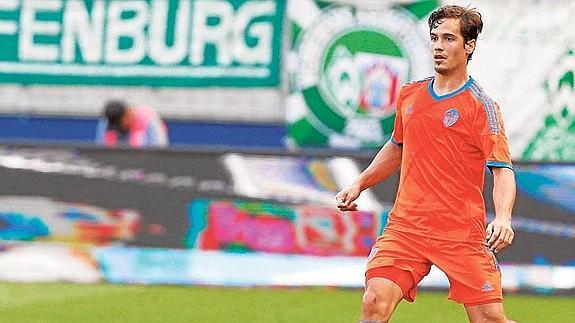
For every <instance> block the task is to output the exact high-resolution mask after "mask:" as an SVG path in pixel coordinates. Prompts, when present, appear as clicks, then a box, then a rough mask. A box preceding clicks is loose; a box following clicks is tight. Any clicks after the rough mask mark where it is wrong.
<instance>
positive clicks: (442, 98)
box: [427, 77, 473, 101]
mask: <svg viewBox="0 0 575 323" xmlns="http://www.w3.org/2000/svg"><path fill="white" fill-rule="evenodd" d="M434 81H435V78H433V79H431V81H430V82H429V83H428V85H427V89H428V90H429V94H431V97H432V98H433V99H434V100H435V101H441V100H445V99H449V98H452V97H454V96H456V95H458V94H459V93H461V92H463V91H464V90H465V89H467V88H468V87H470V86H471V84H472V83H473V78H471V77H469V80H467V82H465V84H463V85H462V86H461V87H460V88H459V89H457V90H455V91H453V92H451V93H447V94H444V95H437V94H436V93H435V91H434V90H433V82H434Z"/></svg>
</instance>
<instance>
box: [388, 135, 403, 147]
mask: <svg viewBox="0 0 575 323" xmlns="http://www.w3.org/2000/svg"><path fill="white" fill-rule="evenodd" d="M389 141H391V143H392V144H394V145H396V146H399V147H401V146H403V144H402V143H399V142H397V141H395V139H393V137H391V139H389Z"/></svg>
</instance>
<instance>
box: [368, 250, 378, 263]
mask: <svg viewBox="0 0 575 323" xmlns="http://www.w3.org/2000/svg"><path fill="white" fill-rule="evenodd" d="M378 251H379V249H377V248H376V247H373V248H371V252H370V253H369V256H367V261H371V260H372V259H373V258H375V255H377V252H378Z"/></svg>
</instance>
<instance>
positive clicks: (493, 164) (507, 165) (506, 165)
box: [485, 160, 513, 170]
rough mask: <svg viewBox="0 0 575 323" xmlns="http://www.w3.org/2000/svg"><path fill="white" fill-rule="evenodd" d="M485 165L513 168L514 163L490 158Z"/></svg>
mask: <svg viewBox="0 0 575 323" xmlns="http://www.w3.org/2000/svg"><path fill="white" fill-rule="evenodd" d="M485 165H486V166H487V167H489V168H491V167H496V168H509V169H511V170H513V165H511V164H510V163H506V162H501V161H496V160H488V161H487V162H486V163H485Z"/></svg>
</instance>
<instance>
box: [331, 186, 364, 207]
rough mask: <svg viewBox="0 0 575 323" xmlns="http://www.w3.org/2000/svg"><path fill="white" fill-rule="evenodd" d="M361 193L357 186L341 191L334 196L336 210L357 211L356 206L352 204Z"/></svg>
mask: <svg viewBox="0 0 575 323" xmlns="http://www.w3.org/2000/svg"><path fill="white" fill-rule="evenodd" d="M360 193H361V190H360V189H359V187H358V186H357V185H351V186H348V187H346V188H344V189H343V190H341V191H340V192H339V193H337V195H336V196H335V200H336V201H337V208H338V209H339V210H340V211H357V204H356V203H354V202H353V201H355V200H356V199H357V198H358V197H359V194H360Z"/></svg>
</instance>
